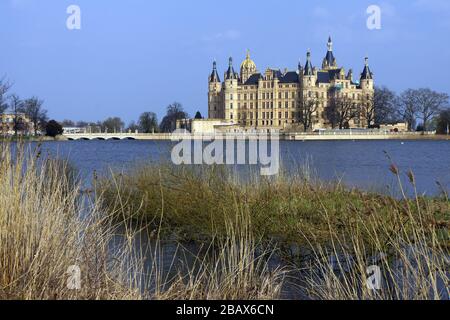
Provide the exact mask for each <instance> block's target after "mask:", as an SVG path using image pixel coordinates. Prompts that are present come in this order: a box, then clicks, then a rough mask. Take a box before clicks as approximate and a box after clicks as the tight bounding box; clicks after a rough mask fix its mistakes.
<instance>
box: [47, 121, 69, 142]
mask: <svg viewBox="0 0 450 320" xmlns="http://www.w3.org/2000/svg"><path fill="white" fill-rule="evenodd" d="M45 132H46V135H47V136H49V137H53V138H54V137H56V136H59V135H61V134H63V133H64V130H63V127H62V126H61V124H59V123H58V122H57V121H55V120H50V121H49V122H48V123H47V124H46V125H45Z"/></svg>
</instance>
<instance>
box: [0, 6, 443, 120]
mask: <svg viewBox="0 0 450 320" xmlns="http://www.w3.org/2000/svg"><path fill="white" fill-rule="evenodd" d="M71 4H76V5H78V6H79V7H80V8H81V14H82V16H81V23H82V29H81V30H76V31H70V30H68V29H67V28H66V20H67V17H68V14H67V13H66V9H67V7H68V6H69V5H71ZM371 4H376V5H378V6H380V7H381V9H382V11H381V13H382V28H381V30H372V31H371V30H368V29H367V27H366V20H367V17H368V15H367V13H366V9H367V7H368V6H369V5H371ZM448 34H450V1H448V0H397V1H376V0H371V1H365V0H350V1H349V0H345V1H335V0H321V1H299V0H289V1H287V0H286V1H284V0H279V1H261V0H259V1H256V0H247V1H242V0H241V1H235V0H228V1H215V0H197V1H181V0H178V1H173V0H165V1H148V0H128V1H106V0H70V1H66V0H57V1H56V0H0V39H1V41H0V47H1V49H0V76H1V75H5V76H6V77H7V78H8V79H10V80H11V81H13V82H14V87H13V91H14V92H16V93H17V94H19V95H20V96H21V97H23V98H26V97H29V96H32V95H37V96H39V97H41V98H42V99H44V100H45V107H46V108H47V109H48V110H49V115H50V116H51V117H52V118H56V119H58V120H62V119H66V118H68V119H73V120H89V121H94V120H100V119H104V118H106V117H108V116H119V117H122V118H123V119H124V120H125V121H126V122H129V121H130V120H134V119H137V118H138V116H139V114H140V113H141V112H143V111H154V112H156V113H157V114H158V115H159V116H160V117H161V116H162V115H163V114H164V112H165V108H166V106H167V105H168V104H169V103H171V102H173V101H179V102H181V103H183V105H184V107H185V109H186V110H187V111H188V112H189V113H190V114H191V115H193V114H194V113H195V111H197V110H200V111H201V112H202V113H203V114H204V115H206V114H207V77H208V74H209V73H210V72H211V67H212V61H213V59H216V60H217V63H218V68H219V71H220V73H219V74H220V75H221V76H222V75H223V72H224V71H225V69H226V67H227V63H228V56H230V55H231V56H233V57H234V60H235V69H236V70H237V69H238V68H239V65H240V62H241V61H242V60H243V59H244V57H245V51H246V49H249V50H250V51H251V54H252V58H253V59H254V61H255V62H256V64H257V66H258V69H259V70H260V71H264V70H265V69H266V68H267V67H273V68H281V69H283V68H285V67H287V68H289V69H295V68H296V66H297V63H298V60H299V59H301V61H302V63H304V62H305V54H306V51H307V49H308V48H310V49H311V51H312V58H313V62H314V64H315V65H317V66H319V65H320V64H321V61H322V58H323V56H324V55H325V53H326V40H327V38H328V35H331V36H332V37H333V41H334V51H335V56H336V58H337V61H338V64H339V65H342V66H344V67H345V68H346V70H348V69H349V68H353V69H354V73H355V74H359V73H360V72H361V70H362V67H363V61H364V56H365V55H366V54H367V55H369V58H370V65H371V68H372V71H373V72H374V73H375V77H376V84H378V85H386V86H388V87H390V88H391V89H394V90H396V91H401V90H404V89H406V88H409V87H412V88H416V87H431V88H432V89H435V90H438V91H442V92H447V93H450V86H449V79H448V76H449V74H450V73H449V71H450V64H449V62H450V40H448V39H449V37H448Z"/></svg>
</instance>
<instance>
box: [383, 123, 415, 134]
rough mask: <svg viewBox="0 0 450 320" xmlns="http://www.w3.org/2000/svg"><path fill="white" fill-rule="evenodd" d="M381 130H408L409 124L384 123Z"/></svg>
mask: <svg viewBox="0 0 450 320" xmlns="http://www.w3.org/2000/svg"><path fill="white" fill-rule="evenodd" d="M380 130H382V131H388V132H408V124H407V123H406V122H400V123H392V124H382V125H380Z"/></svg>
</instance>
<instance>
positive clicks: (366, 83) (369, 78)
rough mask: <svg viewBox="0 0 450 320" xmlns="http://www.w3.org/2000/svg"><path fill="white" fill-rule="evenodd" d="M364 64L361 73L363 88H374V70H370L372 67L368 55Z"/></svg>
mask: <svg viewBox="0 0 450 320" xmlns="http://www.w3.org/2000/svg"><path fill="white" fill-rule="evenodd" d="M364 64H365V65H364V70H363V72H362V73H361V79H360V83H361V88H362V89H363V90H373V73H372V71H370V68H369V58H368V57H366V58H365V63H364Z"/></svg>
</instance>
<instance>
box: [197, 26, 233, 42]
mask: <svg viewBox="0 0 450 320" xmlns="http://www.w3.org/2000/svg"><path fill="white" fill-rule="evenodd" d="M240 37H241V33H240V31H239V30H235V29H229V30H226V31H225V32H219V33H216V34H214V35H209V36H205V37H203V41H206V42H211V41H221V40H231V41H233V40H237V39H239V38H240Z"/></svg>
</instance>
